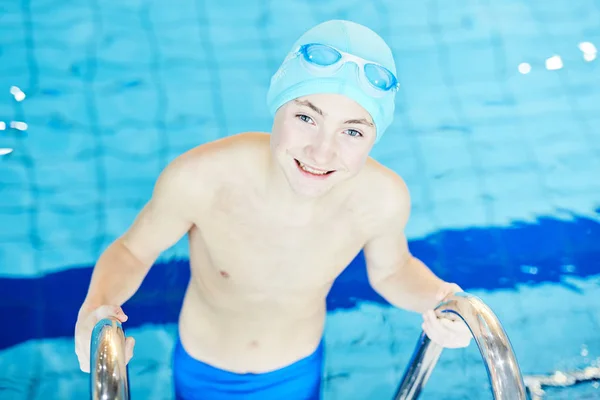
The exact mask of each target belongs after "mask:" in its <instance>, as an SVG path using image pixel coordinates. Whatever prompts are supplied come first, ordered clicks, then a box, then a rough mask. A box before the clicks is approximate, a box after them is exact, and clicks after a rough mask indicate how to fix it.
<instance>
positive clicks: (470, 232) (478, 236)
mask: <svg viewBox="0 0 600 400" xmlns="http://www.w3.org/2000/svg"><path fill="white" fill-rule="evenodd" d="M333 18H344V19H351V20H354V21H356V22H359V23H363V24H365V25H367V26H370V27H371V28H373V29H375V30H376V31H377V32H378V33H380V34H381V35H382V36H383V37H384V38H385V39H386V40H387V41H388V42H389V43H390V46H391V47H392V48H393V50H394V52H395V56H396V61H397V65H398V75H399V80H400V85H401V89H400V92H399V95H398V99H397V109H396V116H395V117H396V118H395V121H394V123H393V125H392V126H391V128H390V129H389V131H388V133H387V134H386V135H385V136H384V137H383V139H382V140H381V142H380V143H379V144H378V145H377V146H376V147H375V148H374V150H373V154H372V156H373V157H374V158H375V159H377V160H378V161H380V162H382V163H383V164H385V165H386V166H388V167H389V168H391V169H393V170H394V171H396V172H397V173H398V174H400V175H401V176H402V177H403V178H404V179H405V180H406V182H407V184H408V186H409V188H410V190H411V197H412V201H413V213H412V216H411V220H410V222H409V226H408V230H407V236H408V237H409V242H410V248H411V250H412V251H413V253H414V254H415V255H416V256H418V257H419V258H421V259H422V260H423V261H424V262H425V263H426V264H427V265H428V266H430V267H431V268H432V270H434V271H435V272H436V273H437V274H439V275H440V276H441V277H442V278H444V279H447V280H451V281H455V282H457V283H459V284H460V285H461V286H462V287H463V288H464V289H465V290H467V291H469V292H470V293H473V294H475V295H477V296H479V297H480V298H481V299H482V300H483V301H484V302H486V303H487V304H488V305H490V307H491V308H492V309H493V310H494V312H495V313H496V314H497V315H498V317H499V318H500V321H501V322H502V324H503V325H504V327H505V329H506V331H507V333H508V335H509V338H510V340H511V342H512V344H513V346H514V350H515V353H516V355H517V359H518V361H519V363H520V366H521V369H522V372H523V374H525V375H534V374H550V373H552V372H553V371H555V370H576V369H579V368H585V367H586V366H594V365H598V363H599V362H600V360H599V358H600V307H599V306H598V304H599V302H598V299H599V298H600V263H599V262H598V260H600V247H599V246H598V243H599V239H600V223H599V221H600V180H599V179H598V178H597V176H598V175H599V173H600V136H598V132H599V131H600V112H599V111H600V106H598V104H600V89H599V88H600V86H599V84H600V67H599V63H600V60H598V59H596V52H595V50H594V49H596V48H597V47H600V23H599V21H600V3H598V2H597V1H593V0H582V1H578V2H576V3H568V2H559V1H545V2H542V1H539V0H538V1H535V0H534V1H527V2H525V1H516V0H508V1H499V0H444V1H441V0H428V1H423V2H408V1H377V2H363V3H360V2H351V3H348V2H343V1H340V0H335V1H328V2H317V1H303V2H301V1H286V2H273V1H267V2H259V1H245V2H241V1H237V2H236V1H230V2H227V3H221V4H217V3H216V2H207V1H203V0H174V1H170V2H153V1H145V0H124V1H122V2H112V3H106V2H98V1H95V0H86V1H83V0H72V1H68V2H64V1H63V2H58V1H52V0H44V1H36V2H32V1H30V0H22V1H19V2H3V3H2V4H0V94H2V93H3V95H2V96H0V154H4V155H1V156H0V222H1V223H0V296H1V300H2V301H1V302H0V315H2V316H3V317H4V321H5V324H4V326H3V328H2V330H0V332H1V333H0V398H2V399H17V400H20V399H47V400H53V399H65V398H81V397H86V396H87V395H88V393H89V389H88V379H89V376H88V375H86V374H84V373H82V372H80V371H79V369H78V364H77V361H76V358H75V354H74V352H73V338H72V334H73V329H74V323H75V318H76V313H77V309H78V307H79V305H80V303H81V301H82V299H83V296H84V295H85V290H86V288H87V284H88V281H89V276H90V273H91V268H92V266H93V264H94V261H95V260H96V259H97V257H98V255H99V254H100V252H101V251H102V250H103V249H104V248H105V247H106V246H107V245H108V244H109V243H110V242H111V241H112V240H114V239H115V238H116V237H117V236H118V235H120V234H121V233H122V232H123V231H124V230H125V229H126V228H127V226H128V225H129V224H130V223H131V221H132V220H133V218H134V217H135V215H136V213H137V212H138V211H139V210H140V208H141V207H142V205H143V204H144V203H145V201H147V199H148V197H149V195H150V192H151V190H152V185H153V183H154V180H155V179H156V177H157V175H158V173H159V172H160V170H161V169H162V168H164V166H165V165H166V164H167V163H168V162H169V161H170V160H172V159H173V158H174V157H176V156H177V155H178V154H180V153H182V152H184V151H186V150H188V149H190V148H192V147H194V146H196V145H198V144H201V143H205V142H207V141H210V140H214V139H217V138H221V137H224V136H228V135H231V134H234V133H238V132H242V131H250V130H258V131H269V129H270V123H271V120H270V117H269V115H268V113H267V110H266V105H265V97H266V90H267V85H268V82H269V78H270V76H271V74H273V73H274V71H275V70H276V69H277V66H278V63H279V62H280V61H281V59H282V58H283V56H284V55H285V53H286V52H287V51H288V50H289V48H290V46H291V45H292V43H293V42H294V40H295V39H296V38H297V37H298V36H299V35H300V34H301V33H302V32H303V31H305V30H306V29H308V28H309V27H311V26H313V25H315V24H316V23H319V22H322V21H325V20H327V19H333ZM187 251H188V250H187V244H186V242H185V240H182V241H180V242H179V243H177V244H176V245H175V246H174V247H173V248H172V249H170V250H169V251H167V252H165V254H163V255H162V256H161V258H160V260H159V262H158V263H157V265H156V266H155V267H154V268H153V269H152V270H151V272H150V274H149V276H148V278H147V279H146V281H145V282H144V284H143V285H142V288H141V289H140V291H139V292H138V293H137V294H136V295H135V296H134V298H132V299H131V301H130V302H128V303H127V304H126V305H125V306H124V307H125V309H126V311H127V313H128V314H129V315H130V321H129V322H128V323H127V324H126V325H125V329H126V331H127V334H129V335H132V336H134V337H136V339H137V344H136V355H135V358H134V359H133V360H132V362H131V364H130V374H131V389H132V395H133V398H134V399H139V398H143V399H170V398H172V395H171V391H172V386H171V385H172V383H171V370H170V353H171V348H172V346H173V343H174V337H175V336H174V334H175V329H176V327H175V322H176V319H177V315H178V310H179V306H180V304H181V299H182V295H183V289H184V287H185V284H186V282H187V279H188V278H189V271H188V270H187V261H186V260H187V255H188V252H187ZM327 304H328V311H329V315H328V320H327V327H326V336H325V342H326V368H325V377H326V380H325V385H324V388H323V391H324V399H325V400H334V399H341V400H353V399H358V400H360V399H375V398H377V399H379V398H381V399H385V398H391V396H392V394H393V393H394V390H395V389H396V387H397V385H398V383H399V380H400V378H401V376H402V373H403V371H404V368H405V367H406V365H407V363H408V360H409V358H410V355H411V354H412V352H413V350H414V346H415V344H416V341H417V339H418V336H419V333H420V331H419V327H420V319H419V318H420V317H419V316H418V315H415V314H410V313H407V312H405V311H402V310H397V309H393V308H391V307H390V306H389V305H388V304H386V303H385V302H384V301H383V300H382V299H381V298H379V297H378V296H377V295H376V294H375V293H374V292H373V290H372V289H371V288H370V287H369V286H368V283H367V280H366V274H365V271H364V259H363V258H362V254H361V255H359V256H358V257H357V259H356V260H355V261H354V262H353V263H352V264H351V265H350V266H349V268H348V270H347V271H345V272H344V274H342V276H340V278H339V279H338V280H337V282H336V284H335V285H334V287H333V289H332V291H331V293H330V295H329V298H328V303H327ZM598 386H599V385H598V382H586V383H582V384H581V385H578V386H575V387H568V388H560V389H557V388H551V389H548V390H547V393H546V395H545V396H544V399H569V400H571V399H575V400H579V399H600V389H599V387H598ZM422 398H424V399H483V398H491V394H490V393H489V384H488V382H487V375H486V372H485V368H484V366H483V363H482V361H481V357H480V355H479V353H478V351H477V348H476V346H475V345H474V344H472V345H471V346H470V347H469V348H468V349H464V350H446V351H444V353H443V355H442V357H441V359H440V361H439V364H438V366H437V368H436V369H435V371H434V373H433V374H432V376H431V379H430V381H429V384H428V385H427V386H426V389H425V392H424V393H423V395H422Z"/></svg>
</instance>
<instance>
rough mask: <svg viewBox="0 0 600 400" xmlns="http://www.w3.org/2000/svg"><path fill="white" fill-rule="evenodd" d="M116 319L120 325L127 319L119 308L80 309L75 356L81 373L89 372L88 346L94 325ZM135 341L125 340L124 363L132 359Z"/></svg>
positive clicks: (129, 338)
mask: <svg viewBox="0 0 600 400" xmlns="http://www.w3.org/2000/svg"><path fill="white" fill-rule="evenodd" d="M111 317H112V318H116V319H118V320H119V321H120V322H121V323H123V322H125V321H127V319H128V317H127V315H125V313H124V312H123V309H121V307H119V306H100V307H98V308H96V309H92V310H90V309H87V308H85V307H82V309H81V310H80V311H79V315H78V317H77V323H76V324H75V354H77V359H78V360H79V368H81V370H82V371H83V372H88V373H89V372H90V345H91V342H92V331H93V330H94V327H95V326H96V324H97V323H98V322H99V321H100V320H102V319H104V318H111ZM134 345H135V339H133V338H132V337H128V338H126V339H125V363H126V364H127V363H129V360H131V357H133V346H134Z"/></svg>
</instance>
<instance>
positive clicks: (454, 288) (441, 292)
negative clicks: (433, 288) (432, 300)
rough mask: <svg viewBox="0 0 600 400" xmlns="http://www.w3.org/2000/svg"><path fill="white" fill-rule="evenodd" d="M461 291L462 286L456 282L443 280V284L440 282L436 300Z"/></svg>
mask: <svg viewBox="0 0 600 400" xmlns="http://www.w3.org/2000/svg"><path fill="white" fill-rule="evenodd" d="M462 291H463V290H462V288H461V287H460V286H458V285H457V284H456V283H448V282H444V284H442V286H441V287H440V288H439V289H438V292H437V296H436V300H437V301H442V300H444V299H445V298H446V297H448V296H449V295H451V294H454V293H459V292H462Z"/></svg>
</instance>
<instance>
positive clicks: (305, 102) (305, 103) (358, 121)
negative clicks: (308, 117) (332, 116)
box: [294, 100, 374, 126]
mask: <svg viewBox="0 0 600 400" xmlns="http://www.w3.org/2000/svg"><path fill="white" fill-rule="evenodd" d="M294 103H296V104H298V105H299V106H305V107H308V108H310V109H311V110H313V111H314V112H316V113H317V114H319V115H321V116H324V115H325V113H324V112H323V110H321V109H320V108H319V107H317V106H315V105H314V104H313V103H311V102H310V101H308V100H302V101H300V100H294ZM344 124H363V125H367V126H374V125H373V123H372V122H370V121H367V120H366V119H365V118H360V119H349V120H347V121H344Z"/></svg>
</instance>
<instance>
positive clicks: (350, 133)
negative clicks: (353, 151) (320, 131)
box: [346, 129, 363, 137]
mask: <svg viewBox="0 0 600 400" xmlns="http://www.w3.org/2000/svg"><path fill="white" fill-rule="evenodd" d="M346 134H347V135H348V136H352V137H361V136H362V135H363V134H362V133H360V132H359V131H357V130H356V129H346Z"/></svg>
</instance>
